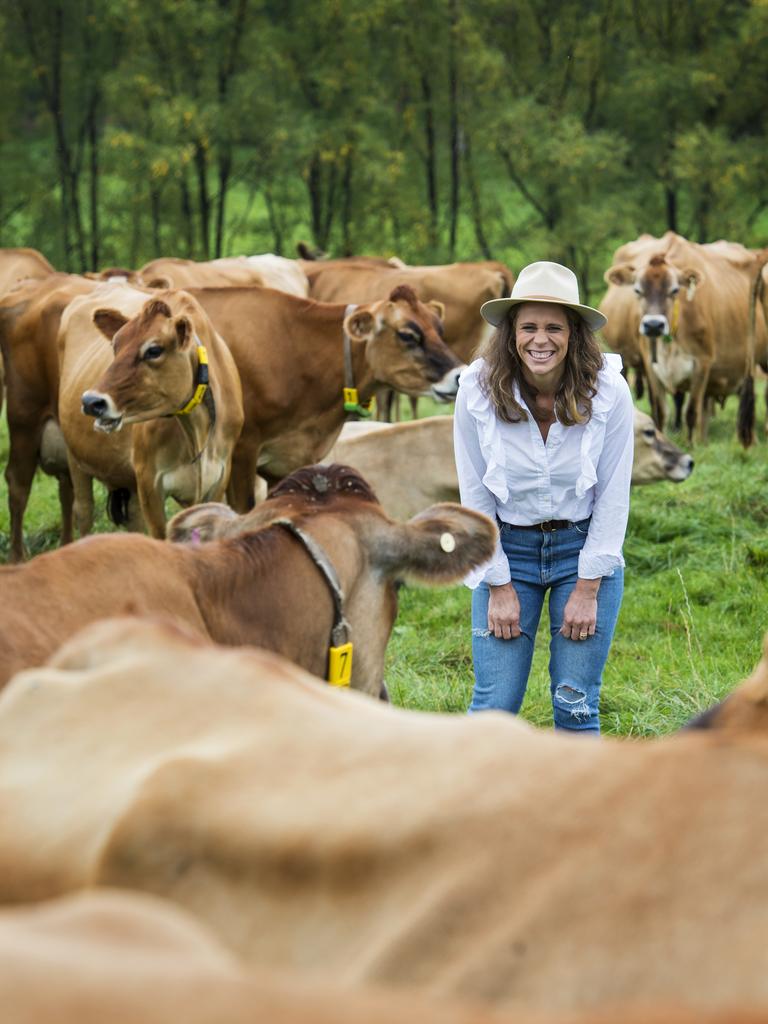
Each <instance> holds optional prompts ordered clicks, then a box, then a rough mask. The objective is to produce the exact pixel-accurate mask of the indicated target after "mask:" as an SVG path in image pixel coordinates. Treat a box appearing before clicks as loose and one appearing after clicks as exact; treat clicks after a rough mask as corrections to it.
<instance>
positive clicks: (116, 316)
mask: <svg viewBox="0 0 768 1024" xmlns="http://www.w3.org/2000/svg"><path fill="white" fill-rule="evenodd" d="M93 322H94V323H95V324H96V326H97V327H98V328H99V330H100V331H101V333H102V334H103V335H104V337H105V338H108V339H109V341H112V339H113V338H114V336H115V335H116V334H117V332H118V331H119V330H120V328H121V327H124V326H125V325H126V324H127V323H128V317H127V316H123V314H122V313H119V312H118V311H117V310H116V309H97V310H96V312H95V313H94V314H93Z"/></svg>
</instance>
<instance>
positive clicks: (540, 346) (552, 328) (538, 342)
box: [515, 302, 571, 387]
mask: <svg viewBox="0 0 768 1024" xmlns="http://www.w3.org/2000/svg"><path fill="white" fill-rule="evenodd" d="M570 337H571V328H570V326H569V324H568V317H567V316H566V313H565V310H564V309H563V307H562V306H558V305H557V304H556V303H554V302H524V303H522V305H520V306H518V309H517V320H516V322H515V347H516V348H517V354H518V355H519V356H520V361H521V362H522V364H523V374H524V376H525V378H526V380H528V382H529V383H530V384H533V385H534V386H535V387H546V386H547V385H550V384H554V385H556V384H559V382H560V379H561V378H562V375H563V362H564V361H565V357H566V355H567V353H568V341H569V339H570Z"/></svg>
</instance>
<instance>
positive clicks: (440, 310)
mask: <svg viewBox="0 0 768 1024" xmlns="http://www.w3.org/2000/svg"><path fill="white" fill-rule="evenodd" d="M426 305H427V308H428V309H431V310H432V312H433V313H437V315H438V317H439V318H440V319H441V320H445V303H444V302H440V301H439V300H438V299H430V300H429V302H428V303H427V304H426Z"/></svg>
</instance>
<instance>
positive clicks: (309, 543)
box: [270, 519, 351, 647]
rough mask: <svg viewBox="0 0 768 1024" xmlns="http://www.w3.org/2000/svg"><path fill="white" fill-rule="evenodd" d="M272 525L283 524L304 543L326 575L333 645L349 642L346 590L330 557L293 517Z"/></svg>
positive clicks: (274, 521)
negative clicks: (329, 595) (331, 608)
mask: <svg viewBox="0 0 768 1024" xmlns="http://www.w3.org/2000/svg"><path fill="white" fill-rule="evenodd" d="M270 526H282V527H283V528H284V529H286V530H288V532H289V533H292V534H293V536H294V537H296V539H297V540H298V541H300V542H301V543H302V544H303V545H304V548H305V549H306V552H307V554H308V555H309V557H310V558H311V559H312V561H313V562H314V563H315V565H316V566H317V568H318V569H319V570H320V572H321V573H322V575H323V576H324V577H325V582H326V583H327V584H328V589H329V590H330V592H331V597H332V598H333V609H334V611H333V628H332V629H331V646H332V647H340V646H341V645H342V644H346V643H348V642H349V634H350V632H351V629H350V625H349V623H348V622H347V620H346V619H345V618H344V592H343V591H342V589H341V583H340V582H339V577H338V575H337V573H336V570H335V569H334V567H333V565H332V564H331V560H330V558H329V557H328V555H327V554H326V553H325V551H323V549H322V548H321V547H320V545H319V544H318V543H317V541H316V540H315V539H314V538H313V537H310V535H309V534H308V533H305V532H304V530H302V529H301V527H300V526H297V525H296V523H294V522H293V521H292V520H291V519H275V520H273V521H272V523H270Z"/></svg>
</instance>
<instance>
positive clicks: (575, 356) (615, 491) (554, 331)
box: [454, 262, 633, 733]
mask: <svg viewBox="0 0 768 1024" xmlns="http://www.w3.org/2000/svg"><path fill="white" fill-rule="evenodd" d="M480 312H481V314H482V316H483V317H484V318H485V319H486V320H487V321H488V322H489V323H490V324H493V326H495V327H496V328H497V330H496V331H495V333H494V335H493V336H492V338H491V339H490V340H489V342H488V343H487V344H486V346H485V348H484V354H483V356H482V357H481V358H479V359H476V360H475V361H474V362H473V363H472V364H471V366H469V367H468V368H467V369H466V370H465V371H464V373H463V374H462V376H461V384H460V388H459V394H458V398H457V401H456V415H455V428H454V434H455V437H454V440H455V448H456V466H457V469H458V474H459V485H460V489H461V500H462V502H463V503H464V504H465V505H468V506H469V507H470V508H474V509H477V510H478V511H480V512H485V513H486V514H487V515H489V516H491V518H493V519H496V521H497V522H498V524H499V542H498V544H497V548H496V553H495V555H494V557H493V559H492V561H491V562H489V563H488V564H487V565H486V566H484V567H482V568H481V569H479V570H477V571H476V572H475V573H473V574H472V575H471V576H470V577H468V578H467V581H466V582H467V585H468V586H470V587H473V588H474V593H473V595H472V655H473V661H474V669H475V688H474V693H473V696H472V704H471V707H470V711H481V710H486V709H489V708H500V709H503V710H506V711H511V712H515V713H516V712H517V711H519V710H520V706H521V704H522V702H523V697H524V696H525V689H526V686H527V683H528V675H529V673H530V669H531V660H532V658H533V645H534V639H535V636H536V630H537V627H538V624H539V618H540V615H541V609H542V604H543V601H544V595H545V592H546V591H547V590H549V614H550V624H551V625H550V628H551V641H550V662H549V672H550V680H551V686H550V688H551V693H552V707H553V713H554V723H555V728H557V729H569V730H572V731H579V732H592V733H599V731H600V719H599V698H600V685H601V682H602V671H603V666H604V665H605V661H606V658H607V656H608V650H609V647H610V644H611V639H612V637H613V631H614V627H615V625H616V619H617V617H618V614H619V607H620V605H621V596H622V591H623V585H624V574H623V567H624V559H623V558H622V554H621V545H622V542H623V540H624V533H625V530H626V525H627V515H628V512H629V483H630V477H631V474H632V442H633V407H632V398H631V395H630V392H629V388H628V387H627V384H626V381H625V380H624V378H623V377H622V376H621V373H620V372H619V369H620V365H621V360H620V357H618V356H605V355H603V353H602V352H601V350H600V347H599V345H598V343H597V341H596V339H595V336H594V334H593V331H595V330H598V329H599V328H600V327H602V326H603V325H604V324H605V322H606V320H605V317H604V316H603V315H602V314H601V313H600V312H598V311H597V310H596V309H592V308H591V307H589V306H585V305H583V304H582V303H581V302H580V301H579V287H578V282H577V280H576V276H575V274H574V273H573V272H572V271H571V270H569V269H568V268H567V267H563V266H560V264H558V263H547V262H541V263H532V264H531V265H530V266H528V267H525V268H524V270H522V271H521V273H520V276H519V277H518V279H517V281H516V282H515V286H514V288H513V289H512V294H511V296H510V297H509V298H508V299H494V300H492V301H491V302H486V303H485V304H484V305H483V307H482V308H481V310H480ZM617 362H618V364H619V365H618V366H617V365H616V363H617Z"/></svg>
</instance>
